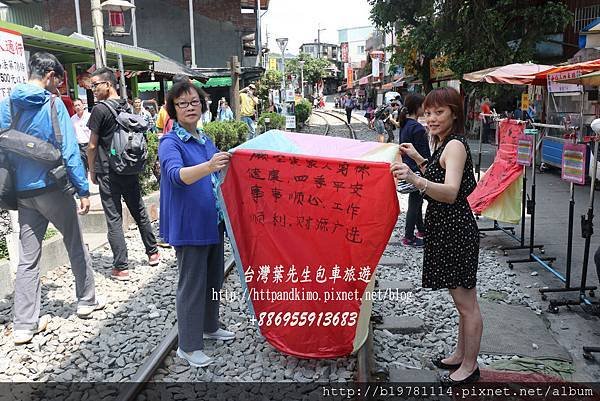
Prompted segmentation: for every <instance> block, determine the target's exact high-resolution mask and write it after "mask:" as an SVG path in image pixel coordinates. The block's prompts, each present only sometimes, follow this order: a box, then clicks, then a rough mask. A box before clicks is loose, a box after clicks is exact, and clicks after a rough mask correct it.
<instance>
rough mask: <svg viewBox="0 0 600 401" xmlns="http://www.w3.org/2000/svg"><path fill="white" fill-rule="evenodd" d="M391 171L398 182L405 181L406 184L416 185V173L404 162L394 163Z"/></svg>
mask: <svg viewBox="0 0 600 401" xmlns="http://www.w3.org/2000/svg"><path fill="white" fill-rule="evenodd" d="M390 171H391V172H392V174H393V175H394V177H395V178H396V179H398V180H404V181H406V182H410V183H414V179H415V178H416V175H415V173H413V171H412V170H411V169H410V167H408V165H406V164H404V163H402V162H394V163H392V165H391V166H390Z"/></svg>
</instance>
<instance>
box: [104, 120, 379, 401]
mask: <svg viewBox="0 0 600 401" xmlns="http://www.w3.org/2000/svg"><path fill="white" fill-rule="evenodd" d="M313 113H314V115H315V116H317V117H319V118H321V119H322V120H323V122H324V126H325V129H324V131H323V135H330V134H331V133H332V131H333V130H332V124H331V122H330V121H331V120H336V121H341V122H342V123H343V125H344V127H345V128H346V129H347V134H346V135H347V136H349V137H350V138H353V139H356V133H355V130H354V128H353V127H352V125H351V124H348V123H347V121H346V120H345V118H344V117H341V116H339V115H337V114H336V113H333V112H328V111H321V110H318V111H313ZM234 267H235V260H234V258H233V257H230V258H229V259H228V260H227V261H226V263H225V279H227V277H228V276H229V275H230V274H231V272H232V271H233V270H234ZM177 341H178V333H177V324H176V323H175V324H174V325H173V326H172V327H171V329H170V330H169V331H168V333H167V335H166V336H165V337H164V338H163V339H162V341H161V342H160V343H159V345H158V346H157V347H156V348H155V349H154V350H153V351H152V353H151V354H150V355H149V356H148V357H147V358H146V359H145V360H144V362H143V363H142V364H141V365H140V367H139V369H138V370H137V372H136V373H135V374H134V375H133V376H132V377H131V380H130V381H129V382H128V383H127V384H126V385H125V386H124V387H122V388H121V390H120V392H119V395H118V397H117V398H116V399H117V401H133V400H135V399H136V398H137V397H138V395H139V394H140V393H141V392H142V391H143V390H144V388H145V387H146V385H147V384H148V383H150V382H152V381H153V380H152V378H153V376H154V375H155V374H156V372H157V370H158V369H159V368H160V367H161V366H163V365H164V362H165V359H166V358H167V357H168V356H169V355H170V354H171V352H172V351H173V350H174V349H175V348H176V347H177ZM356 359H357V363H356V372H355V377H354V379H355V381H356V382H358V383H364V382H368V381H370V380H371V374H370V373H371V372H372V371H373V366H374V358H373V329H372V325H370V328H369V334H368V339H367V340H366V341H365V343H364V344H363V346H362V347H361V348H360V349H359V351H358V353H357V355H356Z"/></svg>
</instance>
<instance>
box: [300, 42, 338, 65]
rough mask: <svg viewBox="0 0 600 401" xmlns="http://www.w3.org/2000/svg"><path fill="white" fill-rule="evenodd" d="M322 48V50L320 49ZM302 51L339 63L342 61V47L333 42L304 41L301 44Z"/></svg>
mask: <svg viewBox="0 0 600 401" xmlns="http://www.w3.org/2000/svg"><path fill="white" fill-rule="evenodd" d="M319 48H320V50H319ZM299 50H300V53H306V54H310V55H311V56H312V57H314V58H318V57H319V55H320V57H321V58H324V59H327V60H329V61H331V62H334V63H337V62H339V61H340V47H339V46H338V45H336V44H333V43H318V42H317V41H315V42H314V43H303V44H302V46H300V49H299Z"/></svg>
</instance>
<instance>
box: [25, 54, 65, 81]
mask: <svg viewBox="0 0 600 401" xmlns="http://www.w3.org/2000/svg"><path fill="white" fill-rule="evenodd" d="M28 67H29V78H33V79H42V78H44V75H46V74H47V73H49V72H50V71H54V74H55V75H56V76H57V77H60V78H64V76H65V69H64V68H63V66H62V64H61V63H60V61H58V59H57V58H56V57H55V56H54V55H53V54H50V53H46V52H38V53H35V54H33V55H32V56H31V57H29V65H28Z"/></svg>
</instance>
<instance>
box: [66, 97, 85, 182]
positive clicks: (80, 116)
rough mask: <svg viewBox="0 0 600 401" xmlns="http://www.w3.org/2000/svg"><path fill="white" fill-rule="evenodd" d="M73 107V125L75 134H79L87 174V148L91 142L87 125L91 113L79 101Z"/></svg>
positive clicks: (78, 139)
mask: <svg viewBox="0 0 600 401" xmlns="http://www.w3.org/2000/svg"><path fill="white" fill-rule="evenodd" d="M73 107H75V114H73V116H72V117H71V122H72V123H73V127H74V128H75V133H76V134H77V143H78V144H79V154H80V155H81V160H82V161H83V166H84V167H85V173H86V174H87V170H88V161H87V147H88V142H89V141H90V129H89V128H88V126H87V123H88V120H89V119H90V112H89V111H88V110H87V107H86V106H85V104H83V102H82V101H81V100H79V99H75V100H74V101H73Z"/></svg>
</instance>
